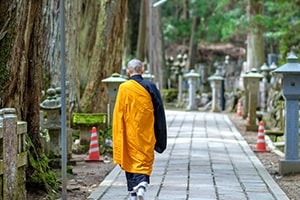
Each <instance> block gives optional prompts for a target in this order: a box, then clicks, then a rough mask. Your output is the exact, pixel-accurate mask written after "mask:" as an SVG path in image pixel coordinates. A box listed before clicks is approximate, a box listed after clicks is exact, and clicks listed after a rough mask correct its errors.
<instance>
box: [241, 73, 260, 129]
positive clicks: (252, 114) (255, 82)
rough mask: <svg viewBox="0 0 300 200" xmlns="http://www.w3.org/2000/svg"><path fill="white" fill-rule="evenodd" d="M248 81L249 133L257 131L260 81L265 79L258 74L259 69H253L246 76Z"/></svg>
mask: <svg viewBox="0 0 300 200" xmlns="http://www.w3.org/2000/svg"><path fill="white" fill-rule="evenodd" d="M244 78H246V79H247V85H246V88H247V90H248V92H249V93H248V95H249V96H248V104H246V105H245V106H248V120H247V123H246V130H247V131H257V129H258V126H257V124H256V108H257V98H258V92H259V81H260V79H262V78H263V75H261V74H260V73H258V72H257V69H255V68H252V69H251V71H250V72H249V73H247V74H245V75H244ZM245 95H247V94H245Z"/></svg>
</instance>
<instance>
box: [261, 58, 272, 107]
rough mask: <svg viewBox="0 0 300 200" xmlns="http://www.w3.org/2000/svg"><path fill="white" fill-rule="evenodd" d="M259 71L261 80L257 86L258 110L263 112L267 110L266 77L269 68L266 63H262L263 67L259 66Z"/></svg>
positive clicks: (267, 83)
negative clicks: (258, 92)
mask: <svg viewBox="0 0 300 200" xmlns="http://www.w3.org/2000/svg"><path fill="white" fill-rule="evenodd" d="M260 70H261V72H262V75H263V79H262V81H261V82H260V84H259V86H260V87H259V91H260V110H261V111H263V112H265V111H266V110H267V99H268V87H269V82H268V75H269V70H270V68H269V67H268V65H267V64H266V63H264V64H263V66H261V68H260Z"/></svg>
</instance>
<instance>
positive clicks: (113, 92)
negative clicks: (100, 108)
mask: <svg viewBox="0 0 300 200" xmlns="http://www.w3.org/2000/svg"><path fill="white" fill-rule="evenodd" d="M125 81H127V80H126V79H125V78H122V77H121V76H120V74H118V73H113V74H112V75H111V76H110V77H108V78H106V79H103V80H102V82H103V83H107V86H108V87H107V89H108V97H109V104H108V106H107V120H108V122H107V124H108V125H110V122H111V121H112V114H113V110H114V107H115V102H116V97H117V94H118V90H119V86H120V84H121V83H123V82H125Z"/></svg>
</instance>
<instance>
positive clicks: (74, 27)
mask: <svg viewBox="0 0 300 200" xmlns="http://www.w3.org/2000/svg"><path fill="white" fill-rule="evenodd" d="M153 3H155V1H151V0H143V1H136V0H95V1H88V0H78V1H72V0H66V1H65V30H66V32H65V36H64V37H65V39H66V56H65V58H64V59H65V62H66V80H67V90H68V96H67V108H68V109H72V110H68V111H67V112H69V113H70V112H90V113H93V112H95V113H96V112H106V107H107V102H108V94H107V86H106V85H105V84H102V83H101V80H103V79H104V78H107V77H109V76H110V75H111V74H112V73H114V72H119V73H120V72H121V70H122V68H123V67H124V66H125V65H126V63H127V61H128V60H129V59H131V58H133V57H137V58H139V59H141V60H143V61H145V62H146V63H149V57H150V56H149V47H150V46H149V43H150V42H149V40H150V38H152V40H151V41H152V43H151V45H153V46H152V47H153V48H151V49H152V50H153V51H152V55H153V57H152V59H150V60H151V61H152V66H151V68H150V67H149V65H148V68H149V69H151V72H152V73H153V74H154V75H155V79H154V81H155V82H157V83H158V85H159V86H160V88H166V87H167V81H166V80H167V78H166V77H168V76H169V74H168V69H167V66H166V57H170V56H174V57H175V56H176V54H177V53H183V52H179V51H180V50H182V49H185V53H187V54H188V61H187V64H186V66H185V69H186V70H190V69H193V68H194V67H195V66H196V65H198V64H199V63H202V62H205V63H206V64H207V65H210V66H213V63H214V62H215V60H218V59H223V58H221V57H220V56H219V55H217V54H214V53H212V54H211V55H213V56H209V57H206V59H204V57H203V54H200V53H199V52H200V51H199V48H200V47H203V46H204V47H205V46H208V45H215V46H217V45H220V44H230V45H233V46H235V47H238V48H241V49H244V50H245V54H244V55H243V56H239V57H234V56H233V55H232V58H233V59H241V60H244V61H247V67H248V70H249V69H251V68H257V69H259V68H260V67H261V66H262V65H263V63H264V62H266V58H267V54H268V53H275V54H277V55H279V58H280V60H279V64H282V63H283V62H285V57H286V55H287V53H288V52H289V51H290V50H291V48H293V50H294V51H295V53H296V54H298V52H299V41H300V35H299V34H297V33H298V30H300V18H299V17H300V1H298V0H244V1H241V0H180V1H174V0H168V1H166V2H165V3H164V4H162V5H160V6H158V7H150V6H149V5H151V4H153ZM59 6H60V0H55V1H54V0H42V1H39V0H22V1H18V0H1V1H0V47H1V48H0V108H5V107H14V108H16V110H17V116H18V119H19V120H23V121H27V123H28V135H29V138H30V139H31V141H32V144H33V145H32V146H30V147H29V152H31V155H32V159H30V160H29V167H28V169H27V182H28V187H34V188H41V189H44V190H46V191H50V190H51V189H52V188H57V185H56V182H55V178H54V177H53V174H52V173H51V169H50V168H49V166H47V158H46V157H45V155H44V154H42V153H36V152H43V151H42V145H41V139H40V127H39V126H40V124H39V123H40V119H39V118H40V116H39V115H40V114H39V111H40V103H41V102H42V100H43V98H45V97H44V96H42V91H46V90H47V89H48V88H49V87H59V86H60V81H61V80H60V79H61V76H60V63H61V58H60V42H59V41H60V39H61V37H62V35H60V26H59V15H60V12H59ZM150 14H151V15H150ZM150 16H152V17H150ZM151 23H152V24H153V26H152V30H151V29H150V27H149V24H151ZM150 30H151V31H150ZM150 32H152V34H150V35H149V33H150ZM178 47H184V48H178ZM33 160H38V161H39V163H44V164H40V165H39V166H38V167H37V166H36V165H34V163H33ZM41 171H42V172H43V173H40V172H41ZM41 174H43V177H40V179H39V176H41ZM36 180H38V181H36ZM49 180H52V181H49Z"/></svg>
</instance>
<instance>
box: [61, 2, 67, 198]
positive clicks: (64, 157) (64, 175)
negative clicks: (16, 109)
mask: <svg viewBox="0 0 300 200" xmlns="http://www.w3.org/2000/svg"><path fill="white" fill-rule="evenodd" d="M64 5H65V3H64V0H61V1H60V38H61V39H60V59H61V67H60V69H61V143H62V144H61V146H62V154H61V163H62V164H61V171H62V199H63V200H66V199H67V145H66V144H67V137H66V80H65V77H66V70H65V23H64V15H65V13H64V7H65V6H64Z"/></svg>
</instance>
